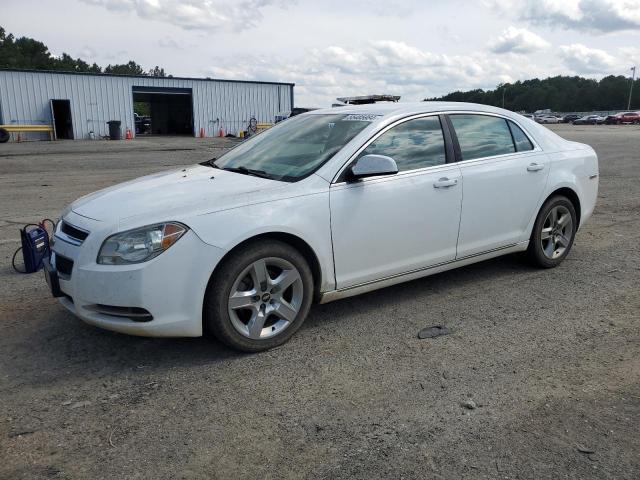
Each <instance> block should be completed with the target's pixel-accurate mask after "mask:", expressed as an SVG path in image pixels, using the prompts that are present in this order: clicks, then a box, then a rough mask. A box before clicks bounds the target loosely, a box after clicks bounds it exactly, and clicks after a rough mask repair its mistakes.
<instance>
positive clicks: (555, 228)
mask: <svg viewBox="0 0 640 480" xmlns="http://www.w3.org/2000/svg"><path fill="white" fill-rule="evenodd" d="M577 228H578V225H577V216H576V210H575V208H574V206H573V204H572V203H571V201H570V200H569V199H568V198H567V197H564V196H561V195H556V196H554V197H551V198H550V199H549V200H547V201H546V202H545V203H544V205H543V206H542V208H541V209H540V212H539V213H538V217H537V218H536V222H535V224H534V226H533V232H531V238H530V240H529V248H528V250H527V254H528V257H529V259H530V261H531V262H532V263H533V264H534V265H536V266H538V267H542V268H553V267H556V266H558V265H560V263H562V261H563V260H564V259H565V257H566V256H567V255H568V254H569V251H570V250H571V247H572V246H573V240H574V238H575V233H576V230H577Z"/></svg>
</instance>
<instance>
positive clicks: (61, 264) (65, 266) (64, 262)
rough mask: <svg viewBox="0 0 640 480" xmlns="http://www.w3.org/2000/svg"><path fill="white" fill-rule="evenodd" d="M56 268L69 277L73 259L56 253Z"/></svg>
mask: <svg viewBox="0 0 640 480" xmlns="http://www.w3.org/2000/svg"><path fill="white" fill-rule="evenodd" d="M56 270H58V273H61V274H63V275H66V276H67V277H70V276H71V271H72V270H73V260H71V259H70V258H67V257H63V256H62V255H58V254H56Z"/></svg>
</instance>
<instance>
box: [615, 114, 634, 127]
mask: <svg viewBox="0 0 640 480" xmlns="http://www.w3.org/2000/svg"><path fill="white" fill-rule="evenodd" d="M615 117H616V118H615V123H616V124H618V125H621V124H634V125H636V124H640V112H625V113H619V114H617V115H616V116H615Z"/></svg>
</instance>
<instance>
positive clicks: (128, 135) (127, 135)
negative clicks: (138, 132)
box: [124, 128, 133, 140]
mask: <svg viewBox="0 0 640 480" xmlns="http://www.w3.org/2000/svg"><path fill="white" fill-rule="evenodd" d="M124 138H125V139H126V140H132V139H133V133H131V129H130V128H127V133H126V134H125V136H124Z"/></svg>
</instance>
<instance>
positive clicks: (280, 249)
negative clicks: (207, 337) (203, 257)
mask: <svg viewBox="0 0 640 480" xmlns="http://www.w3.org/2000/svg"><path fill="white" fill-rule="evenodd" d="M312 297H313V276H312V274H311V270H310V268H309V265H308V264H307V262H306V260H305V259H304V257H303V256H302V255H301V254H300V253H299V252H298V251H297V250H295V249H294V248H292V247H290V246H289V245H287V244H285V243H282V242H279V241H275V240H265V241H260V242H256V243H253V244H250V245H248V246H247V247H246V248H243V249H241V250H239V251H237V252H235V253H233V254H232V256H231V257H230V258H228V259H226V260H225V261H224V263H223V264H222V265H221V266H220V268H219V269H218V270H217V271H216V273H215V274H214V276H213V278H212V279H211V281H210V282H209V287H208V288H207V293H206V297H205V306H204V326H205V329H206V330H207V331H209V332H211V333H213V334H214V335H215V336H216V337H217V338H218V339H219V340H220V341H222V342H223V343H225V344H227V345H229V346H230V347H233V348H236V349H238V350H242V351H245V352H258V351H261V350H267V349H269V348H273V347H276V346H278V345H281V344H283V343H284V342H286V341H287V340H288V339H289V338H290V337H291V336H292V335H293V334H294V333H295V332H296V331H297V330H298V328H300V326H301V325H302V323H303V322H304V320H305V318H306V316H307V313H308V312H309V308H310V306H311V300H312Z"/></svg>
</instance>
